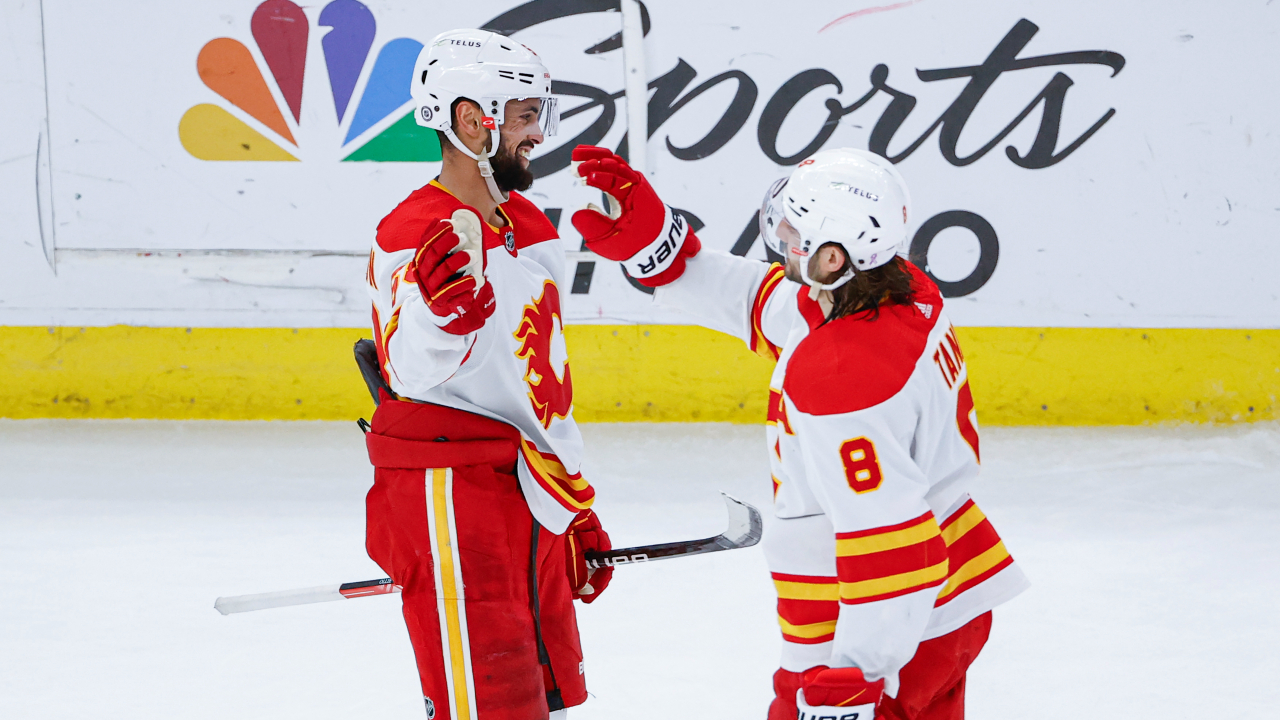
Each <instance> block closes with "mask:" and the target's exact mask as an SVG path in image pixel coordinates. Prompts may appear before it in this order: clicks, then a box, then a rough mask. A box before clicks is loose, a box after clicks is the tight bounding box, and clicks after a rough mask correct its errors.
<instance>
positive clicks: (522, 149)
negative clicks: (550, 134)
mask: <svg viewBox="0 0 1280 720" xmlns="http://www.w3.org/2000/svg"><path fill="white" fill-rule="evenodd" d="M505 112H506V115H505V117H504V118H503V122H502V125H501V126H500V130H501V134H502V147H503V149H504V150H506V151H507V152H508V153H509V154H511V155H515V156H516V157H518V158H520V166H521V167H526V168H527V167H529V153H530V152H532V151H533V146H534V145H541V144H542V141H543V140H544V139H545V138H544V137H543V134H542V125H541V124H540V123H539V120H540V117H541V113H542V100H541V99H539V98H526V99H524V100H508V101H507V107H506V111H505Z"/></svg>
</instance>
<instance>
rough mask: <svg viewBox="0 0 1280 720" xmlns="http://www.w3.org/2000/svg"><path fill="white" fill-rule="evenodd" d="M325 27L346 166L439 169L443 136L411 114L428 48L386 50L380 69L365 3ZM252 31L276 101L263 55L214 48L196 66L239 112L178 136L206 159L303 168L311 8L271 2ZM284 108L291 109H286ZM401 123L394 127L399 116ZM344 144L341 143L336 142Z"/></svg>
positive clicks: (220, 44)
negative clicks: (414, 85)
mask: <svg viewBox="0 0 1280 720" xmlns="http://www.w3.org/2000/svg"><path fill="white" fill-rule="evenodd" d="M319 25H320V27H326V28H332V29H331V30H330V31H329V32H327V33H325V34H324V35H323V37H322V38H321V40H320V43H321V45H322V46H323V51H324V62H325V69H326V71H327V72H328V76H329V77H328V79H329V88H330V90H331V92H332V94H333V109H334V113H335V114H336V117H337V126H338V130H339V132H341V131H343V130H345V132H346V135H345V138H344V139H343V140H342V141H341V148H342V152H343V153H346V155H345V157H343V160H344V161H347V162H350V161H361V160H365V161H374V162H434V161H438V160H440V143H439V140H438V139H437V137H436V134H435V133H434V132H432V131H430V130H427V129H425V128H421V127H419V126H418V124H417V123H416V122H415V121H414V119H413V110H412V108H409V107H406V106H407V105H408V103H409V102H410V101H411V98H410V96H409V85H410V76H411V75H412V74H413V64H414V61H416V60H417V57H418V52H419V51H420V50H422V43H420V42H418V41H417V40H412V39H410V38H397V39H395V40H391V41H389V42H387V43H386V44H384V45H383V46H382V48H381V49H380V50H379V51H378V56H377V59H376V60H375V61H374V62H373V66H372V68H371V69H368V70H367V71H366V61H367V60H368V58H369V54H370V50H371V49H372V48H373V42H374V36H375V35H376V30H377V22H376V21H375V20H374V17H373V13H372V12H371V11H370V10H369V8H368V7H366V6H365V5H364V4H363V3H360V2H357V0H333V2H330V3H329V4H328V5H325V7H324V9H323V10H322V11H321V12H320V17H319ZM250 28H251V31H252V34H253V40H254V42H255V44H256V45H257V49H258V54H259V55H260V56H261V58H262V60H263V61H264V62H265V63H266V66H267V69H268V70H270V76H271V79H272V80H273V81H274V83H275V92H273V91H272V88H271V87H270V86H269V84H268V80H267V78H266V76H265V75H264V73H263V72H262V70H261V68H260V67H259V64H258V60H257V57H255V54H254V53H253V52H252V51H251V50H250V49H249V48H248V47H247V46H246V45H245V44H244V43H242V42H241V41H239V40H236V39H233V38H225V37H223V38H217V39H216V40H211V41H209V42H208V43H207V44H206V45H205V46H204V47H203V48H202V49H201V50H200V54H199V56H198V57H197V58H196V70H197V72H198V73H199V75H200V79H201V80H202V81H204V84H205V85H206V86H207V87H208V88H209V89H210V90H212V91H214V92H215V93H217V94H218V95H219V96H221V98H222V99H223V100H225V101H226V102H228V103H230V104H231V107H232V108H233V109H234V110H229V109H227V108H226V107H224V106H222V105H219V104H213V103H201V104H199V105H196V106H194V107H192V108H190V109H189V110H187V112H186V113H185V114H184V115H183V116H182V119H181V120H180V121H179V123H178V137H179V139H180V140H181V141H182V146H183V147H184V148H186V150H187V152H189V153H191V154H192V155H194V156H195V157H197V158H200V159H201V160H231V161H237V160H238V161H249V160H256V161H297V160H298V159H299V158H298V157H297V155H304V154H305V153H299V152H298V149H299V144H298V141H297V140H296V139H295V131H296V130H297V129H298V128H299V127H300V126H301V124H302V120H303V115H302V97H303V86H304V82H303V80H304V78H305V76H306V70H307V52H308V43H309V42H310V41H311V35H312V33H311V26H310V21H309V20H308V18H307V16H306V15H305V14H304V13H303V11H302V8H300V7H299V6H298V5H296V4H294V3H293V2H290V1H289V0H267V1H266V2H264V3H262V4H261V5H259V6H258V8H257V9H256V10H254V12H253V17H252V20H251V21H250ZM362 77H364V78H365V81H364V86H363V90H362V92H361V95H360V100H359V103H358V104H356V106H355V111H354V112H353V113H350V114H348V112H347V111H348V110H350V109H351V108H350V105H351V99H352V96H353V95H354V94H355V91H356V89H357V87H359V86H360V80H361V78H362ZM277 98H280V99H281V100H283V107H282V105H281V103H280V102H279V101H278V100H277ZM402 110H403V111H404V112H403V113H401V115H400V117H399V119H396V120H394V122H391V124H390V125H388V124H387V120H388V119H389V118H392V117H393V116H394V115H395V114H396V113H397V112H399V111H402ZM335 142H336V138H335Z"/></svg>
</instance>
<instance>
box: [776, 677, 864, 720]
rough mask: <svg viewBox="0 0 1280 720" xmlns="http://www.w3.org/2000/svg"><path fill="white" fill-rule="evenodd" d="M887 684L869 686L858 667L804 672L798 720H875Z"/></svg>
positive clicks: (798, 702) (798, 705)
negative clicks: (826, 719)
mask: <svg viewBox="0 0 1280 720" xmlns="http://www.w3.org/2000/svg"><path fill="white" fill-rule="evenodd" d="M882 694H884V680H876V681H875V682H867V680H866V679H865V678H863V677H862V670H860V669H858V668H855V667H848V668H828V667H826V666H824V665H819V666H818V667H815V668H809V669H808V670H805V671H804V677H803V679H802V680H801V691H800V692H799V693H798V694H797V695H796V708H797V710H799V713H798V714H797V715H796V718H797V720H817V718H826V717H833V718H836V720H873V719H874V718H875V716H876V706H877V705H879V704H880V696H881V695H882Z"/></svg>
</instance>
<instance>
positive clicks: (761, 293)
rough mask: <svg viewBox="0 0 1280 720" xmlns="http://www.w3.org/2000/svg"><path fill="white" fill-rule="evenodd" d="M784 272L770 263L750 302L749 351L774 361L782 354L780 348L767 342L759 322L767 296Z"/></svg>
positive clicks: (776, 285)
mask: <svg viewBox="0 0 1280 720" xmlns="http://www.w3.org/2000/svg"><path fill="white" fill-rule="evenodd" d="M785 274H786V273H785V272H784V271H783V269H782V266H781V265H779V264H777V263H774V264H772V265H770V266H769V269H768V270H767V271H765V274H764V281H762V282H761V283H760V288H759V289H758V290H756V297H755V301H754V302H752V304H751V340H750V342H749V343H748V346H749V347H750V348H751V352H753V353H756V354H757V355H759V356H760V357H762V358H765V359H766V360H774V361H776V360H777V359H778V357H779V356H780V355H782V349H781V348H779V347H778V346H777V345H774V344H773V343H771V342H769V338H767V337H765V336H764V328H763V327H762V326H761V324H762V322H763V321H762V318H763V316H764V308H765V305H766V304H768V302H769V297H770V296H771V295H773V291H774V290H776V289H777V288H778V283H780V282H782V278H783V277H784V276H785Z"/></svg>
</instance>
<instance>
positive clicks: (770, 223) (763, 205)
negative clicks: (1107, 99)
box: [759, 178, 788, 257]
mask: <svg viewBox="0 0 1280 720" xmlns="http://www.w3.org/2000/svg"><path fill="white" fill-rule="evenodd" d="M787 180H788V178H778V179H777V180H774V181H773V184H772V185H770V186H769V189H768V190H766V191H765V193H764V200H762V201H761V202H760V216H759V217H760V237H761V238H763V239H764V244H765V247H768V248H769V249H770V250H772V251H774V252H775V253H777V254H779V255H781V256H782V257H786V256H787V243H786V242H784V241H783V240H782V238H780V237H778V225H780V224H782V221H783V220H784V219H785V216H784V215H783V209H782V202H783V201H782V191H783V189H784V188H786V187H787Z"/></svg>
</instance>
